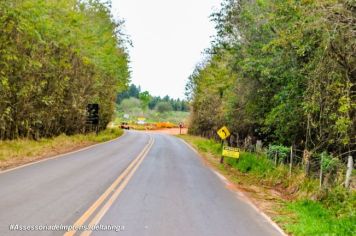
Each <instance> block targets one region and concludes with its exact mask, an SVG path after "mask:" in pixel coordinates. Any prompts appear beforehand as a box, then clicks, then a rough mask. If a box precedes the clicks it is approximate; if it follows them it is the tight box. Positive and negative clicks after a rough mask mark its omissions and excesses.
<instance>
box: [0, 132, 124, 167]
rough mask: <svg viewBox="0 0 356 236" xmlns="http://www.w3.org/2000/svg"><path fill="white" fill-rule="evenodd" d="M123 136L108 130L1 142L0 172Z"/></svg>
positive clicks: (120, 133)
mask: <svg viewBox="0 0 356 236" xmlns="http://www.w3.org/2000/svg"><path fill="white" fill-rule="evenodd" d="M122 134H123V131H122V130H121V129H106V130H104V131H101V132H100V133H99V134H98V135H96V134H95V133H89V134H76V135H71V136H67V135H60V136H57V137H54V138H43V139H40V140H38V141H34V140H29V139H18V140H9V141H0V170H5V169H8V168H12V167H16V166H20V165H23V164H26V163H29V162H33V161H36V160H40V159H44V158H47V157H51V156H55V155H58V154H62V153H66V152H70V151H74V150H77V149H80V148H83V147H86V146H89V145H92V144H95V143H100V142H105V141H109V140H111V139H114V138H117V137H119V136H121V135H122Z"/></svg>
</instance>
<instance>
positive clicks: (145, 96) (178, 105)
mask: <svg viewBox="0 0 356 236" xmlns="http://www.w3.org/2000/svg"><path fill="white" fill-rule="evenodd" d="M129 98H136V99H138V100H140V101H139V102H140V105H138V106H141V107H142V110H145V109H147V108H148V109H150V110H154V109H156V110H157V111H159V112H166V111H185V112H188V111H189V104H188V102H187V101H186V100H182V99H180V98H177V99H174V98H171V97H169V96H168V95H166V96H164V97H160V96H152V95H151V94H150V93H149V92H147V91H143V92H142V91H141V87H140V86H136V85H135V84H131V85H130V86H129V87H128V89H127V90H125V91H123V92H122V93H119V94H118V95H117V97H116V103H117V104H118V105H120V104H121V103H122V102H123V101H124V100H125V99H129ZM131 100H132V99H131ZM137 102H138V101H137ZM137 102H136V103H137ZM124 103H125V102H124ZM128 103H129V104H134V103H135V101H130V102H128Z"/></svg>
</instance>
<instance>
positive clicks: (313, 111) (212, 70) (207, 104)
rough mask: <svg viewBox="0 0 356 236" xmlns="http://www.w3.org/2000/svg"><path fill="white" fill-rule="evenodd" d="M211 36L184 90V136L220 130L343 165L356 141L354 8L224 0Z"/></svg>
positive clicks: (336, 2) (335, 0) (344, 3)
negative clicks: (187, 108)
mask: <svg viewBox="0 0 356 236" xmlns="http://www.w3.org/2000/svg"><path fill="white" fill-rule="evenodd" d="M211 17H212V20H213V21H214V22H215V25H216V30H217V35H216V37H215V38H214V40H213V42H212V45H211V47H210V48H209V49H208V50H207V53H206V55H205V58H204V59H203V60H202V62H201V63H200V64H199V65H198V66H197V67H196V69H195V70H194V72H193V73H192V75H191V76H190V78H189V81H188V83H187V85H186V95H187V97H188V99H189V100H190V101H191V105H192V117H191V126H190V129H189V131H190V132H191V133H193V134H198V135H203V136H208V137H212V136H214V133H215V131H216V130H217V129H218V128H220V127H221V126H222V125H227V126H228V127H229V128H230V129H231V130H232V131H233V133H234V134H235V135H236V136H238V137H240V139H244V138H247V137H250V138H251V139H252V140H257V139H260V140H263V142H264V143H265V144H268V143H270V144H278V145H285V146H291V145H293V146H295V147H296V148H297V149H299V150H303V151H304V152H303V158H304V159H305V160H308V159H310V158H312V157H313V156H315V155H316V154H318V153H322V152H324V151H326V152H328V153H331V154H332V155H333V156H334V157H336V158H338V159H340V160H343V158H344V157H346V156H347V155H351V154H352V153H354V151H355V142H356V132H355V131H356V130H355V129H356V126H355V124H356V112H355V107H356V99H355V96H356V91H355V89H356V87H355V77H356V70H355V69H356V68H355V67H356V60H355V52H356V30H355V25H356V4H355V1H349V0H318V1H316V0H315V1H299V0H290V1H285V0H256V1H249V0H225V1H224V2H223V4H222V8H221V10H220V11H218V12H215V13H213V14H212V16H211Z"/></svg>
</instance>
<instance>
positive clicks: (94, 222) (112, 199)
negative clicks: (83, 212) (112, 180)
mask: <svg viewBox="0 0 356 236" xmlns="http://www.w3.org/2000/svg"><path fill="white" fill-rule="evenodd" d="M152 146H153V142H152V143H151V146H150V148H151V147H152ZM150 148H149V149H150ZM149 149H148V150H146V153H145V154H144V155H143V156H142V157H141V159H140V160H139V162H138V163H137V165H135V167H134V168H133V170H132V171H131V172H130V173H129V174H128V176H127V177H126V178H125V180H124V181H123V182H122V184H121V185H120V186H119V188H118V189H117V190H116V191H115V193H114V194H113V195H112V196H111V197H110V199H109V200H108V201H107V202H106V203H105V205H104V206H103V207H102V208H101V209H100V211H99V212H98V214H97V215H96V216H95V217H94V218H93V219H92V221H91V222H90V223H89V225H93V226H95V225H97V224H99V222H100V220H101V219H102V218H103V216H104V215H105V213H106V212H107V211H108V210H109V209H110V207H111V206H112V204H113V203H114V202H115V200H116V199H117V198H118V196H119V195H120V193H121V192H122V190H124V188H125V187H126V186H127V184H128V183H129V181H130V179H131V178H132V176H133V174H134V173H135V172H136V170H137V168H138V167H139V166H140V165H141V163H142V162H143V160H144V158H145V156H146V154H147V153H148V152H149ZM91 233H92V231H91V230H88V231H85V232H83V233H81V236H89V235H90V234H91Z"/></svg>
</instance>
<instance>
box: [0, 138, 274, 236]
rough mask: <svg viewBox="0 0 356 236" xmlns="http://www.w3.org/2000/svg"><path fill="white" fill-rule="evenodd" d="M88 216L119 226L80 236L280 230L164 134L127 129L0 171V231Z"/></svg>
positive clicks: (64, 222) (86, 220)
mask: <svg viewBox="0 0 356 236" xmlns="http://www.w3.org/2000/svg"><path fill="white" fill-rule="evenodd" d="M81 221H82V222H81ZM93 222H94V223H95V225H97V226H102V227H104V226H111V227H115V226H124V229H123V231H119V232H115V231H95V230H93V231H86V233H87V235H88V234H89V233H92V235H134V236H139V235H154V236H161V235H162V236H166V235H169V236H174V235H185V236H189V235H192V236H199V235H204V236H205V235H214V236H215V235H216V236H220V235H224V236H229V235H235V236H236V235H248V236H250V235H251V236H254V235H256V236H257V235H281V233H279V232H278V230H277V229H276V228H274V227H273V226H272V224H270V223H269V222H268V221H267V220H266V219H265V218H264V217H262V216H261V215H260V214H259V213H258V212H257V211H256V210H254V208H253V207H251V206H250V205H249V204H247V203H246V202H245V201H244V200H242V199H241V198H239V197H238V196H237V194H236V193H234V192H232V191H230V190H228V189H227V188H226V187H225V184H224V183H223V181H221V179H219V178H218V176H217V175H216V174H215V173H214V172H213V171H211V170H210V169H209V168H208V167H206V166H204V164H203V162H202V161H201V159H200V158H199V157H198V156H197V155H196V154H195V152H194V151H193V150H191V149H190V148H189V147H188V146H187V145H186V144H185V143H183V141H181V140H180V139H178V138H176V137H173V136H168V135H164V134H147V133H141V132H134V131H129V132H127V133H126V134H125V135H124V136H123V137H121V138H119V139H117V140H115V141H112V142H109V143H104V144H100V145H97V146H95V147H92V148H89V149H86V150H84V151H80V152H76V153H72V154H69V155H66V156H63V157H59V158H56V159H51V160H48V161H43V162H40V163H36V164H34V165H30V166H26V167H24V168H20V169H16V170H13V171H9V172H5V173H0V235H63V234H64V233H65V232H63V231H42V232H39V231H28V232H25V231H9V225H10V224H18V225H19V226H23V225H26V226H36V225H39V226H43V225H48V226H51V225H55V224H57V225H60V224H62V225H73V224H75V225H76V226H83V225H88V224H92V223H93ZM80 233H82V231H72V232H69V234H67V235H72V234H75V235H80Z"/></svg>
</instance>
